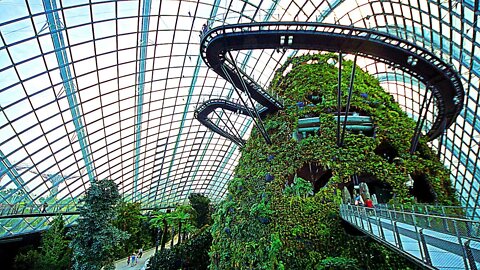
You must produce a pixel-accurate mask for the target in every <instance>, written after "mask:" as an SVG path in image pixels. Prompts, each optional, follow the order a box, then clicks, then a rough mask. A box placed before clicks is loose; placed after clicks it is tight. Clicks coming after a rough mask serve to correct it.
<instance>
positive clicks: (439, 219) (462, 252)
mask: <svg viewBox="0 0 480 270" xmlns="http://www.w3.org/2000/svg"><path fill="white" fill-rule="evenodd" d="M340 215H341V217H342V219H343V220H345V221H346V222H348V223H349V224H351V225H352V226H353V227H355V228H357V229H358V230H360V231H362V232H363V233H365V234H366V235H368V236H370V237H372V238H373V239H375V240H377V241H378V242H380V243H382V244H385V245H386V246H388V247H390V248H391V249H392V250H394V251H395V252H398V253H400V254H402V255H404V256H406V257H407V258H409V259H410V260H412V261H414V262H415V263H417V264H419V265H420V266H422V267H425V268H427V269H471V270H476V269H478V268H479V267H480V222H479V221H474V220H471V219H465V218H460V217H450V216H448V215H444V216H442V215H441V214H440V215H426V214H420V213H416V212H415V211H413V212H407V211H398V210H393V209H389V207H388V206H380V207H379V208H366V207H361V206H354V205H346V204H342V205H341V206H340Z"/></svg>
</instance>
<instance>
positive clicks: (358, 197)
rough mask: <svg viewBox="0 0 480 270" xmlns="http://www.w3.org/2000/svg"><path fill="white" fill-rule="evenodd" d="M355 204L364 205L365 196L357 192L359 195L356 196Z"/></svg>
mask: <svg viewBox="0 0 480 270" xmlns="http://www.w3.org/2000/svg"><path fill="white" fill-rule="evenodd" d="M355 205H356V206H363V198H362V196H361V195H360V194H357V196H356V197H355Z"/></svg>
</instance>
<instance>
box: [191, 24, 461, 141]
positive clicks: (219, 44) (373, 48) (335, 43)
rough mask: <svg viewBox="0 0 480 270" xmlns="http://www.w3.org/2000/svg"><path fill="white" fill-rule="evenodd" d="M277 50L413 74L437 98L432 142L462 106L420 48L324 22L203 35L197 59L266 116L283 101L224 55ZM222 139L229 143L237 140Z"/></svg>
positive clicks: (457, 85)
mask: <svg viewBox="0 0 480 270" xmlns="http://www.w3.org/2000/svg"><path fill="white" fill-rule="evenodd" d="M278 48H288V49H296V50H300V49H303V50H318V51H328V52H343V53H350V54H358V55H360V56H363V57H366V58H370V59H373V60H375V61H378V62H383V63H386V64H388V65H391V66H393V67H395V68H398V69H401V70H403V71H405V72H407V73H409V74H411V75H412V76H413V77H415V78H417V79H418V80H420V81H422V82H423V83H424V84H425V85H426V86H427V87H428V89H430V90H431V91H432V93H433V96H434V97H435V102H436V107H437V111H436V113H437V115H436V117H435V120H434V122H433V125H432V126H431V129H430V130H429V131H428V133H427V136H428V137H429V139H430V140H433V139H435V138H436V137H438V136H440V135H441V134H442V132H443V130H445V129H448V127H450V125H451V124H452V123H453V122H454V121H455V118H456V117H457V115H458V114H459V113H460V111H461V109H462V107H463V101H464V95H465V94H464V90H463V86H462V84H461V81H460V78H459V76H458V74H457V73H456V71H455V70H454V69H453V68H452V67H451V66H450V65H448V64H447V63H445V62H443V61H442V60H441V59H439V58H438V57H436V56H435V55H434V54H432V53H430V52H429V51H427V50H425V49H423V48H422V47H419V46H417V45H414V44H412V43H410V42H408V41H405V40H402V39H399V38H397V37H394V36H391V35H389V34H385V33H381V32H376V31H373V30H368V29H363V28H356V27H349V26H339V25H331V24H323V23H307V22H305V23H299V22H267V23H249V24H233V25H226V26H221V27H217V28H214V29H212V30H210V31H208V32H207V33H205V35H204V36H203V37H202V41H201V55H202V58H203V60H204V61H205V63H206V64H207V66H209V67H210V68H212V69H213V70H214V71H215V72H216V73H217V74H219V75H220V76H221V77H223V78H224V79H226V80H227V81H229V82H231V83H232V84H233V85H234V87H235V88H237V89H239V90H241V91H245V90H246V91H247V92H248V93H249V94H250V96H251V97H252V98H253V99H254V100H255V101H257V102H258V103H259V104H261V105H262V106H264V107H266V108H265V109H264V110H263V112H264V114H266V113H271V112H275V111H276V110H279V109H282V108H283V105H282V103H281V101H279V99H278V97H277V98H275V97H274V96H273V94H271V93H267V91H265V90H264V89H262V87H260V86H259V85H258V84H257V83H256V82H255V81H254V80H253V79H252V78H250V77H249V76H247V75H246V74H245V73H244V72H243V71H241V70H240V69H239V68H237V67H236V65H235V63H232V62H231V61H230V60H229V59H228V58H227V56H228V53H229V52H230V51H235V50H253V49H278ZM237 71H238V72H237ZM207 102H208V101H207ZM216 105H218V106H220V104H219V103H217V104H212V105H210V107H209V110H210V112H211V111H213V110H214V109H213V110H212V109H211V108H212V106H216ZM203 108H204V107H203V106H201V107H199V108H198V109H197V113H196V115H197V116H198V117H197V119H198V120H199V121H200V122H201V123H202V124H204V125H206V126H207V127H209V128H211V129H212V125H215V124H214V123H213V122H212V121H210V122H209V121H208V114H205V113H204V112H202V109H203ZM219 129H220V128H219V127H218V126H217V128H216V129H212V130H213V131H214V132H217V133H219V134H220V135H222V136H225V134H226V133H228V132H227V131H223V132H219ZM225 137H227V138H229V139H231V138H232V137H235V135H234V134H230V136H225Z"/></svg>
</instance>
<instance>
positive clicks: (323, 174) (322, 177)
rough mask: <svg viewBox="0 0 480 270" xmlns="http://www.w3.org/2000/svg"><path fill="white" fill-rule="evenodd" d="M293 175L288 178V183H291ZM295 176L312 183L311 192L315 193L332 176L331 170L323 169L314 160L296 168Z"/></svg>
mask: <svg viewBox="0 0 480 270" xmlns="http://www.w3.org/2000/svg"><path fill="white" fill-rule="evenodd" d="M294 177H295V176H294V175H291V176H290V177H289V178H288V184H289V185H291V184H292V183H293V179H294ZM297 177H300V178H303V179H305V180H307V181H309V182H310V183H312V185H313V192H314V193H317V192H318V191H319V190H320V189H321V188H322V187H325V186H326V185H327V183H328V181H329V180H330V178H332V170H330V169H325V168H323V167H322V166H321V165H319V164H317V163H316V162H307V163H305V164H303V166H302V167H301V168H300V169H298V170H297Z"/></svg>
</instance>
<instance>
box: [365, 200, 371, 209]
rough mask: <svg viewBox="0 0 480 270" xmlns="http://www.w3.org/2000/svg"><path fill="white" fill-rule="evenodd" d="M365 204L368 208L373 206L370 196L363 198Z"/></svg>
mask: <svg viewBox="0 0 480 270" xmlns="http://www.w3.org/2000/svg"><path fill="white" fill-rule="evenodd" d="M365 206H366V207H368V208H373V201H372V200H371V199H370V198H367V199H366V200H365Z"/></svg>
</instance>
